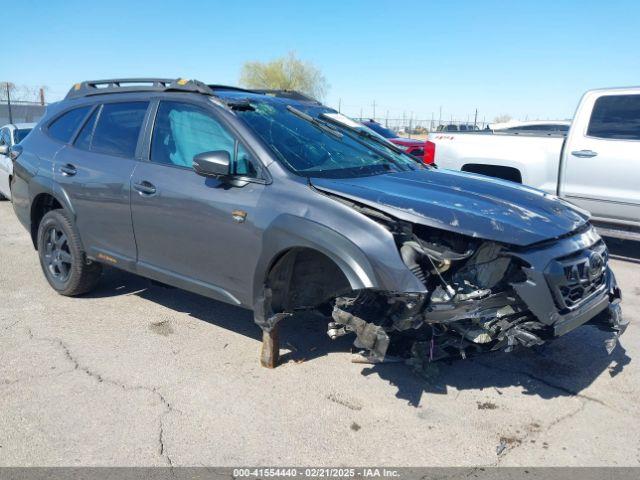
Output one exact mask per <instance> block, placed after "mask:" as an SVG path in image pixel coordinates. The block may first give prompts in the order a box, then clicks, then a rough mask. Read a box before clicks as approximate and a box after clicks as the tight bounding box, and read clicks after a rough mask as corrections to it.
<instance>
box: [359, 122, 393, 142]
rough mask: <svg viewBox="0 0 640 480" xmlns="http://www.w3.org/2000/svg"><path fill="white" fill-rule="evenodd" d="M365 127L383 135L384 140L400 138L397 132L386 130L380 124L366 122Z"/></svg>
mask: <svg viewBox="0 0 640 480" xmlns="http://www.w3.org/2000/svg"><path fill="white" fill-rule="evenodd" d="M365 125H366V126H367V127H369V128H370V129H371V130H373V131H374V132H376V133H377V134H379V135H382V136H383V137H384V138H398V134H397V133H396V132H394V131H393V130H391V129H390V128H384V127H383V126H382V125H380V124H379V123H376V122H365Z"/></svg>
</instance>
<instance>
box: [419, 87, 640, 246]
mask: <svg viewBox="0 0 640 480" xmlns="http://www.w3.org/2000/svg"><path fill="white" fill-rule="evenodd" d="M545 133H546V132H545ZM545 133H543V134H531V133H524V132H519V133H502V132H500V133H498V132H495V133H491V132H488V133H485V132H477V133H474V132H467V133H463V132H458V133H453V132H446V133H445V132H436V133H431V134H429V140H428V141H427V145H426V151H428V152H431V154H430V155H431V158H432V160H433V161H434V162H435V163H436V164H437V165H438V166H439V167H441V168H447V169H452V170H462V171H467V172H473V173H480V174H484V175H489V176H492V177H498V178H502V179H505V180H511V181H514V182H519V183H523V184H525V185H529V186H532V187H535V188H538V189H540V190H543V191H545V192H548V193H552V194H555V195H558V196H559V197H562V198H564V199H566V200H568V201H569V202H571V203H574V204H575V205H577V206H579V207H581V208H583V209H584V210H586V211H589V212H591V214H592V222H593V223H594V224H595V225H597V226H598V227H599V229H600V230H601V232H602V233H603V234H606V235H608V236H614V237H618V238H625V239H634V240H640V188H638V185H640V162H639V160H640V87H635V88H610V89H602V90H591V91H589V92H587V93H585V94H584V96H583V97H582V100H581V101H580V103H579V105H578V109H577V110H576V113H575V116H574V118H573V121H572V123H571V127H570V129H569V131H568V133H567V136H566V138H565V137H564V136H563V135H562V134H559V133H555V134H554V133H547V134H545Z"/></svg>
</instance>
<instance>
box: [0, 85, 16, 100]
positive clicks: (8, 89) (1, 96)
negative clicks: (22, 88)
mask: <svg viewBox="0 0 640 480" xmlns="http://www.w3.org/2000/svg"><path fill="white" fill-rule="evenodd" d="M15 93H16V85H15V83H12V82H0V101H1V102H6V101H7V98H8V97H9V96H11V99H12V100H13V99H14V95H15Z"/></svg>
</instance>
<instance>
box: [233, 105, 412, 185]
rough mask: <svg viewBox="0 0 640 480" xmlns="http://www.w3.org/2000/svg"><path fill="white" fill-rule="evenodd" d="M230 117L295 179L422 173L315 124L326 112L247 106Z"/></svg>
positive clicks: (341, 130) (403, 159)
mask: <svg viewBox="0 0 640 480" xmlns="http://www.w3.org/2000/svg"><path fill="white" fill-rule="evenodd" d="M236 113H237V115H238V116H239V117H240V118H242V119H243V120H244V121H245V122H246V123H247V124H248V125H249V127H251V128H252V129H253V130H254V131H255V132H256V133H257V134H258V135H259V136H260V138H262V140H263V141H264V142H265V143H266V144H267V145H268V146H269V147H270V148H271V149H272V151H273V152H274V153H275V154H276V156H277V157H278V158H279V159H280V161H281V162H282V163H283V164H284V166H285V167H287V168H288V169H289V170H291V171H293V172H294V173H296V174H298V175H302V176H305V177H326V178H350V177H359V176H368V175H379V174H383V173H388V172H402V171H407V170H416V169H419V168H422V167H421V165H420V164H419V163H417V162H416V161H415V160H414V159H412V158H411V157H408V156H406V155H404V154H400V153H397V152H394V151H393V150H392V149H390V148H386V147H384V146H382V145H380V144H377V143H375V142H374V141H373V140H370V139H367V138H364V137H359V136H358V135H357V134H356V133H354V132H353V131H352V130H350V129H348V128H346V127H340V126H339V125H334V124H331V123H329V122H326V121H323V120H322V119H318V116H319V115H321V114H322V113H335V112H334V111H333V110H331V109H328V108H326V107H316V106H313V107H307V106H305V107H300V106H296V108H293V107H291V106H289V107H288V106H287V105H286V104H284V103H280V102H273V103H271V102H269V103H266V102H264V103H263V102H255V103H253V102H252V103H251V108H242V109H239V110H237V111H236ZM383 142H384V140H383Z"/></svg>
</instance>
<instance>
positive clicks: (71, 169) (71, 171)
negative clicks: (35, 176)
mask: <svg viewBox="0 0 640 480" xmlns="http://www.w3.org/2000/svg"><path fill="white" fill-rule="evenodd" d="M60 171H61V172H62V174H63V175H65V176H67V177H73V176H74V175H75V174H76V173H78V171H77V170H76V167H75V166H74V165H71V164H70V163H67V164H66V165H62V166H61V167H60Z"/></svg>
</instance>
